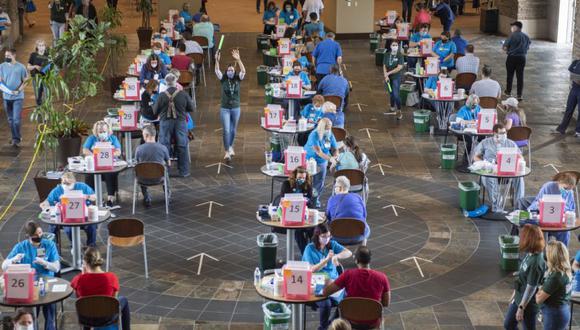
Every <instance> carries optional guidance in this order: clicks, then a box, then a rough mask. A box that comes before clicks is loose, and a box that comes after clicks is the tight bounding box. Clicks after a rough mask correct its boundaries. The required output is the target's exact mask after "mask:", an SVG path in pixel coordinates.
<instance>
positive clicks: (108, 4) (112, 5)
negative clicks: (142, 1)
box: [107, 0, 118, 8]
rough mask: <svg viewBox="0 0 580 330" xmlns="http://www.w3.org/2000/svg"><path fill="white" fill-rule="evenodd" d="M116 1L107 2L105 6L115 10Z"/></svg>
mask: <svg viewBox="0 0 580 330" xmlns="http://www.w3.org/2000/svg"><path fill="white" fill-rule="evenodd" d="M117 2H118V0H107V6H109V7H111V8H117Z"/></svg>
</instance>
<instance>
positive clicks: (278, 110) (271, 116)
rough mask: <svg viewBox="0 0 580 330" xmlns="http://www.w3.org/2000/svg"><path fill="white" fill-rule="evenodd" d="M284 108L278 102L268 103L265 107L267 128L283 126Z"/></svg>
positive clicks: (265, 124)
mask: <svg viewBox="0 0 580 330" xmlns="http://www.w3.org/2000/svg"><path fill="white" fill-rule="evenodd" d="M283 119H284V109H282V107H281V106H280V105H278V104H268V105H267V106H266V107H265V108H264V126H265V127H266V128H278V129H280V128H282V120H283Z"/></svg>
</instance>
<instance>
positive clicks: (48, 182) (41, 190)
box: [34, 171, 60, 202]
mask: <svg viewBox="0 0 580 330" xmlns="http://www.w3.org/2000/svg"><path fill="white" fill-rule="evenodd" d="M59 183H60V179H49V178H47V177H46V174H45V173H44V172H42V171H38V172H37V173H36V175H35V176H34V185H35V186H36V192H37V193H38V200H39V201H40V202H42V201H44V200H45V199H46V198H47V197H48V194H50V191H51V190H52V189H53V188H54V187H56V186H58V184H59Z"/></svg>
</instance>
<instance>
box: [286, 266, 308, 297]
mask: <svg viewBox="0 0 580 330" xmlns="http://www.w3.org/2000/svg"><path fill="white" fill-rule="evenodd" d="M283 275H284V297H285V298H287V299H303V300H307V299H309V298H310V296H311V295H312V286H311V285H310V284H311V282H312V270H311V268H310V264H308V262H305V261H289V262H288V263H287V264H286V266H284V271H283Z"/></svg>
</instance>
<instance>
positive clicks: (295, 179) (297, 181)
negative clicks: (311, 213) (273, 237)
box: [280, 166, 316, 254]
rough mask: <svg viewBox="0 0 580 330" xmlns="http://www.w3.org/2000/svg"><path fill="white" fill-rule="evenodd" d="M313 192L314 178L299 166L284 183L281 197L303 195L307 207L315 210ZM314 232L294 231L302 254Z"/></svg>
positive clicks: (308, 230)
mask: <svg viewBox="0 0 580 330" xmlns="http://www.w3.org/2000/svg"><path fill="white" fill-rule="evenodd" d="M312 191H313V190H312V176H311V175H310V174H308V172H307V171H306V169H305V168H304V167H302V166H298V167H297V168H296V169H294V171H292V174H290V176H289V177H288V180H286V181H284V183H282V191H280V197H284V195H286V194H302V195H303V196H304V198H306V200H307V204H306V206H308V207H309V208H314V207H315V203H316V200H315V199H314V196H313V192H312ZM313 231H314V229H296V230H295V231H294V240H295V241H296V244H297V245H298V248H299V249H300V254H303V253H304V249H305V248H306V245H307V244H308V241H309V240H310V237H312V233H313Z"/></svg>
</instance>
